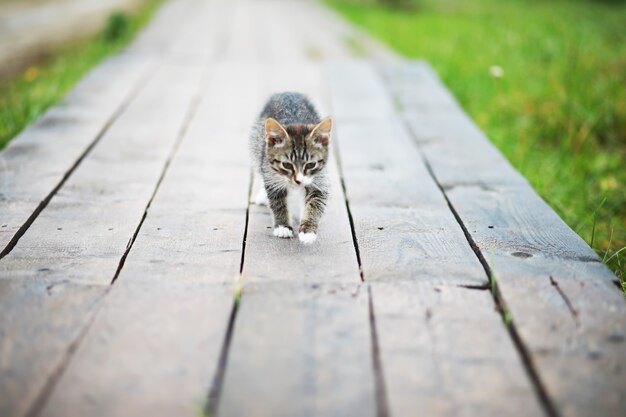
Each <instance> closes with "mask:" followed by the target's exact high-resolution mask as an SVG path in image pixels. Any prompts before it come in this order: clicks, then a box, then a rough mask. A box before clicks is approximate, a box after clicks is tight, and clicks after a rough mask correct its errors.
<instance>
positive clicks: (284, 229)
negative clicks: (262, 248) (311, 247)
mask: <svg viewBox="0 0 626 417" xmlns="http://www.w3.org/2000/svg"><path fill="white" fill-rule="evenodd" d="M274 236H277V237H282V238H285V239H287V238H290V237H293V230H291V227H288V226H277V227H275V228H274Z"/></svg>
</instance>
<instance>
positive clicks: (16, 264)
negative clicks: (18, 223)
mask: <svg viewBox="0 0 626 417" xmlns="http://www.w3.org/2000/svg"><path fill="white" fill-rule="evenodd" d="M204 72H205V69H204V68H202V67H184V66H172V65H166V66H164V67H163V68H162V69H161V70H160V71H159V72H158V73H157V74H155V76H154V77H153V78H151V80H150V81H149V83H148V85H146V87H145V88H144V89H143V90H142V91H141V92H140V93H139V95H138V96H137V98H136V99H135V100H134V101H133V102H132V103H131V104H130V105H129V107H128V109H127V110H126V112H125V113H124V114H123V115H122V116H120V117H119V118H118V119H117V121H116V123H115V124H114V125H113V126H112V127H111V128H110V129H109V130H108V131H107V133H106V134H105V136H104V137H103V138H102V139H101V140H100V141H99V143H98V144H97V145H96V147H95V148H94V149H93V151H92V152H91V153H90V155H89V158H86V159H85V160H84V161H83V162H82V163H81V165H80V166H79V167H78V168H77V169H76V171H75V172H74V174H73V175H72V176H71V177H70V178H69V179H68V180H67V181H66V183H65V184H64V186H63V188H62V189H61V190H60V191H59V192H58V193H57V194H56V195H55V196H54V197H53V198H52V200H51V201H50V203H49V204H48V206H47V207H46V209H45V210H44V211H43V212H42V213H41V214H40V215H39V217H38V218H37V219H36V220H35V222H34V223H33V224H32V226H31V227H30V228H29V229H28V232H27V233H26V234H25V235H24V236H23V237H22V238H21V239H20V241H19V242H18V244H17V246H15V248H14V249H13V250H12V251H11V252H10V253H9V255H8V256H6V257H5V258H4V259H2V261H1V262H0V280H2V281H7V282H9V281H10V282H11V284H8V283H7V284H4V285H5V291H3V292H2V294H0V295H1V297H2V299H1V300H0V309H2V311H1V312H0V320H1V323H2V327H3V328H4V327H5V326H7V325H8V324H9V323H10V324H11V326H12V327H13V328H14V329H15V332H12V333H11V334H7V335H3V338H2V340H0V345H2V346H7V345H8V346H11V345H16V346H22V347H28V348H24V349H20V350H9V351H8V353H6V352H7V351H6V350H5V354H6V355H7V356H6V357H5V363H6V364H7V366H6V367H4V368H2V370H1V375H0V384H1V387H0V395H1V396H2V398H1V399H0V404H2V407H3V409H4V410H3V411H6V414H8V415H13V414H22V413H23V412H25V410H26V409H27V408H28V407H29V406H31V405H32V404H33V401H34V399H35V398H36V396H37V395H38V394H39V393H40V392H41V390H42V389H43V388H44V386H45V384H46V382H47V379H48V378H49V377H50V376H51V374H52V373H53V372H54V371H55V369H57V367H58V366H59V365H60V364H61V361H62V360H63V358H64V356H65V354H66V351H67V349H68V347H69V346H70V344H71V343H72V342H73V341H74V340H75V339H76V337H78V335H79V334H80V331H81V329H82V328H84V325H85V323H87V322H89V320H90V319H91V317H92V315H91V314H89V313H88V311H85V310H86V309H87V307H89V306H91V307H93V301H94V299H93V298H91V297H94V293H93V292H92V290H89V289H87V290H82V289H81V290H79V291H74V290H73V288H74V284H79V283H83V284H88V285H96V286H100V287H101V289H100V291H101V293H103V292H104V291H106V289H107V288H108V285H109V284H110V282H111V280H112V278H113V276H114V275H115V273H116V270H117V268H118V265H119V263H120V259H121V258H122V256H123V254H124V253H125V251H126V247H127V244H128V242H129V241H130V239H131V238H132V236H133V234H134V232H135V229H136V228H137V226H138V224H139V222H140V221H141V219H142V216H143V213H144V210H145V208H146V204H147V203H148V202H149V201H150V198H151V195H152V193H153V192H154V189H155V185H156V184H157V181H158V180H159V176H160V175H161V172H162V170H163V166H164V164H165V162H166V160H167V158H168V157H169V156H170V153H171V151H172V149H173V146H174V144H175V143H176V140H177V137H178V135H179V132H180V129H181V127H182V126H183V122H184V120H185V118H186V116H187V114H188V112H189V111H190V109H191V107H192V106H193V98H194V96H195V95H196V94H197V90H198V87H199V83H200V80H201V78H202V77H203V75H204ZM147 121H149V122H148V123H147ZM18 281H20V282H23V283H32V284H33V285H35V286H36V288H41V287H40V285H41V284H43V283H45V285H46V286H47V287H46V288H49V289H50V290H51V291H52V292H53V295H54V296H53V297H52V298H51V299H50V301H47V299H46V297H48V296H47V292H46V291H26V294H27V295H28V296H29V297H34V296H35V294H36V295H37V296H38V297H41V298H44V299H46V301H43V300H42V301H41V303H43V304H42V306H41V307H39V306H38V304H39V303H36V302H34V301H33V302H32V303H29V304H25V305H23V306H22V307H21V308H20V314H19V315H16V314H15V313H11V308H12V307H14V306H12V305H9V304H7V303H6V302H4V300H9V299H12V298H13V297H20V296H21V295H20V294H22V293H24V291H25V288H24V287H22V286H20V285H18V284H17V282H18ZM68 284H69V285H68ZM57 285H63V289H64V291H63V292H61V293H59V294H58V295H55V294H54V291H53V290H54V287H55V286H57ZM13 290H15V291H17V293H14V292H13ZM93 291H97V290H93ZM74 292H75V293H76V294H75V295H73V294H74ZM83 294H84V295H83ZM25 296H26V295H25ZM72 297H77V298H78V301H68V300H69V299H71V298H72ZM83 297H90V298H89V299H86V300H85V301H84V302H83V301H80V300H82V298H83ZM57 300H58V301H57ZM76 305H78V306H79V307H80V308H79V309H75V306H76ZM91 311H92V312H93V308H91ZM9 319H14V320H15V321H12V322H9V321H8V320H9ZM54 322H58V323H60V324H59V325H62V326H65V330H64V331H62V332H56V331H55V327H54V326H48V325H47V323H54ZM76 324H80V325H78V326H76ZM33 334H37V338H38V343H31V344H30V345H29V343H28V342H29V341H31V340H32V336H33ZM5 387H7V389H5ZM8 387H11V390H9V389H8ZM3 414H5V413H4V412H3Z"/></svg>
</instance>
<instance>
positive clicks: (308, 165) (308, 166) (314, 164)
mask: <svg viewBox="0 0 626 417" xmlns="http://www.w3.org/2000/svg"><path fill="white" fill-rule="evenodd" d="M315 167H317V162H307V163H306V165H304V169H305V171H311V170H313V169H315Z"/></svg>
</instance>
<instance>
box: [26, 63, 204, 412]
mask: <svg viewBox="0 0 626 417" xmlns="http://www.w3.org/2000/svg"><path fill="white" fill-rule="evenodd" d="M204 71H205V74H204V75H203V77H202V80H201V82H200V83H199V86H198V91H197V92H196V94H195V95H194V96H193V98H192V100H191V102H190V104H189V108H188V110H187V112H186V114H185V117H184V120H183V123H182V125H181V127H180V129H179V131H178V133H177V137H176V140H175V142H174V145H173V146H172V149H171V150H170V153H169V155H168V157H167V159H166V161H165V163H164V165H163V168H162V170H161V173H160V175H159V178H158V180H157V183H156V184H155V187H154V190H153V192H152V195H151V196H150V199H149V200H148V203H147V204H146V207H145V209H144V212H143V215H142V217H141V220H140V221H139V223H138V225H137V228H136V229H135V232H134V233H133V235H132V236H131V238H130V239H129V242H128V246H127V247H126V250H125V251H124V253H123V254H122V256H121V258H120V261H119V264H118V267H117V269H116V272H115V274H114V276H113V278H112V279H111V283H110V285H109V287H108V288H106V290H105V291H104V292H103V294H102V296H101V297H100V298H99V299H98V301H97V303H96V309H95V311H94V312H93V314H92V316H91V317H90V318H89V319H88V322H87V323H86V325H85V326H84V327H83V329H81V331H80V333H79V335H78V337H77V338H76V339H75V340H74V341H72V342H71V344H70V345H69V346H68V348H67V351H66V353H65V355H64V357H63V359H62V361H61V363H59V365H58V366H57V368H56V369H55V370H54V371H53V373H52V374H51V375H50V377H49V379H48V380H47V381H46V384H45V385H44V387H43V388H42V390H41V392H40V393H39V395H37V397H36V398H35V400H34V402H33V405H32V407H31V408H30V409H29V410H28V412H27V413H26V417H36V416H38V415H40V413H41V411H42V410H43V408H44V406H45V404H46V402H47V400H48V398H49V397H50V395H51V393H52V391H53V389H54V386H55V385H56V383H57V381H58V380H59V379H60V378H61V377H62V376H63V373H64V371H65V369H66V368H67V365H68V363H69V362H70V360H71V358H72V355H73V354H74V353H75V352H76V350H77V349H78V347H79V346H80V343H81V341H82V340H83V339H84V337H85V335H86V334H87V333H88V331H89V329H90V328H91V326H92V324H93V323H94V321H95V320H96V318H97V316H98V312H99V311H100V308H101V307H102V300H103V299H104V298H105V297H106V296H107V294H108V293H109V291H110V290H111V285H113V284H115V281H116V280H117V278H118V276H119V274H120V273H121V271H122V268H123V267H124V262H125V260H126V258H127V257H128V254H129V253H130V251H131V249H132V247H133V244H134V242H135V240H136V238H137V236H138V234H139V231H140V230H141V226H142V225H143V223H144V221H145V219H146V217H147V215H148V211H149V209H150V205H151V203H152V201H153V200H154V197H155V196H156V195H157V193H158V190H159V186H160V185H161V183H162V182H163V179H164V178H165V175H166V174H167V170H168V168H169V166H170V164H171V161H172V160H173V158H174V157H175V155H176V151H177V150H178V148H179V147H180V144H181V143H182V141H183V139H184V138H185V133H186V132H187V129H188V127H189V125H190V123H191V121H192V120H193V118H194V116H195V114H196V112H197V110H198V107H199V105H200V103H201V101H202V99H203V98H204V96H205V94H206V89H207V86H208V83H209V80H210V75H211V71H210V70H209V69H208V68H207V69H205V70H204ZM131 101H132V100H131ZM129 103H130V101H129ZM121 113H122V112H120V114H121ZM112 123H113V121H112V122H111V124H112ZM103 134H104V132H103ZM93 146H95V143H94V144H93V145H92V146H90V149H91V148H93ZM85 155H86V154H85ZM81 159H82V158H81ZM68 177H69V175H68ZM61 185H62V184H61ZM59 188H60V186H59ZM50 198H52V196H50Z"/></svg>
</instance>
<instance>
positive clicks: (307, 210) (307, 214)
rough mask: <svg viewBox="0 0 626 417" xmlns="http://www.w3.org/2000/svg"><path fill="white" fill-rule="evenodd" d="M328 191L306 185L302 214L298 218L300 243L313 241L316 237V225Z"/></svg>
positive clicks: (322, 210) (320, 216) (322, 212)
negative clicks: (300, 217)
mask: <svg viewBox="0 0 626 417" xmlns="http://www.w3.org/2000/svg"><path fill="white" fill-rule="evenodd" d="M327 198H328V193H327V192H326V191H322V190H319V189H317V188H312V187H306V195H305V197H304V214H303V216H302V219H300V230H299V233H298V238H300V242H302V243H313V242H315V239H317V225H318V223H319V221H320V219H321V218H322V214H324V209H325V208H326V199H327Z"/></svg>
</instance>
